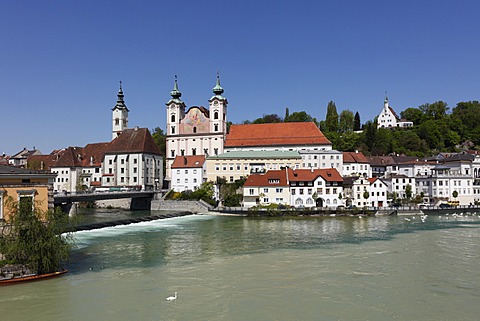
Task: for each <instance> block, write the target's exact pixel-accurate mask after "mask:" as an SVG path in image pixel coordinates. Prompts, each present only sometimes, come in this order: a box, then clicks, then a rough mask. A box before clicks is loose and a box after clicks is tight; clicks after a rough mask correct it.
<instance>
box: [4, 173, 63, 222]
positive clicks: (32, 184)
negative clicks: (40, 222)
mask: <svg viewBox="0 0 480 321" xmlns="http://www.w3.org/2000/svg"><path fill="white" fill-rule="evenodd" d="M54 178H55V174H53V173H49V172H46V171H35V170H29V169H23V168H16V167H13V166H4V165H0V221H8V220H9V218H10V216H11V211H10V209H9V206H8V202H9V200H12V201H15V202H19V203H25V204H31V206H32V209H33V207H35V208H36V209H38V210H40V212H46V211H47V210H49V209H52V208H53V180H54Z"/></svg>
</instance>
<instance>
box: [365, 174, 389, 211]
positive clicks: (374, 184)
mask: <svg viewBox="0 0 480 321" xmlns="http://www.w3.org/2000/svg"><path fill="white" fill-rule="evenodd" d="M367 180H368V181H369V183H370V186H369V189H368V192H369V197H368V199H367V201H368V203H369V206H372V207H384V206H387V205H388V204H387V199H388V185H387V183H385V182H384V181H383V180H382V179H380V178H377V177H373V178H368V179H367Z"/></svg>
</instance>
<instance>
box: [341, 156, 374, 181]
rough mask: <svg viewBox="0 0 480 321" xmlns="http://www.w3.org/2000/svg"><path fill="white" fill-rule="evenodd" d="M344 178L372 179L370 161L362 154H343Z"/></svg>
mask: <svg viewBox="0 0 480 321" xmlns="http://www.w3.org/2000/svg"><path fill="white" fill-rule="evenodd" d="M342 176H343V177H345V176H362V177H364V178H368V177H372V170H371V167H370V161H369V159H368V158H367V157H365V155H363V153H362V152H359V151H358V150H357V151H355V152H343V166H342Z"/></svg>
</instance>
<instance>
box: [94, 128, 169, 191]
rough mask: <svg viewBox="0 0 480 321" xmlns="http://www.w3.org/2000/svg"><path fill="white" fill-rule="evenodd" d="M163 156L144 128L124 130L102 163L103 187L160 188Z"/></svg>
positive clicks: (111, 145) (110, 144)
mask: <svg viewBox="0 0 480 321" xmlns="http://www.w3.org/2000/svg"><path fill="white" fill-rule="evenodd" d="M162 178H163V156H162V153H161V152H160V149H159V148H158V146H157V145H156V144H155V141H154V140H153V138H152V135H151V134H150V131H149V130H148V129H147V128H138V127H135V128H132V129H125V130H123V131H122V132H121V133H120V134H119V135H118V137H117V138H115V139H114V140H113V141H111V142H110V143H109V145H108V148H107V149H106V151H105V156H104V159H103V162H102V186H104V187H129V188H135V189H142V190H152V189H158V188H161V187H162V185H161V184H162Z"/></svg>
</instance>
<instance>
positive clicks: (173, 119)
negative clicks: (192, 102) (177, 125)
mask: <svg viewBox="0 0 480 321" xmlns="http://www.w3.org/2000/svg"><path fill="white" fill-rule="evenodd" d="M171 120H172V123H174V122H175V114H172V117H171Z"/></svg>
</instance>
